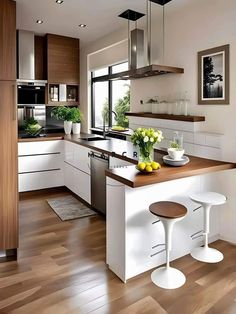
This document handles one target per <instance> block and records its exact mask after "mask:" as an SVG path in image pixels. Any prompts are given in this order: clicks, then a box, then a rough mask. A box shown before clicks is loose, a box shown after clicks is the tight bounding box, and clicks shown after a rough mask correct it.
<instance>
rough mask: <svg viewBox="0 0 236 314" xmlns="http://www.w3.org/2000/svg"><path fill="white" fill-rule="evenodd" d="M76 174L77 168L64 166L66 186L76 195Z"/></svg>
mask: <svg viewBox="0 0 236 314" xmlns="http://www.w3.org/2000/svg"><path fill="white" fill-rule="evenodd" d="M74 172H75V168H73V167H72V166H71V165H69V164H67V163H65V164H64V180H65V186H66V187H67V188H68V189H69V190H71V191H72V192H74V193H75V189H74Z"/></svg>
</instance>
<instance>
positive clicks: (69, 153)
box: [64, 141, 75, 165]
mask: <svg viewBox="0 0 236 314" xmlns="http://www.w3.org/2000/svg"><path fill="white" fill-rule="evenodd" d="M74 146H75V144H73V143H71V142H68V141H65V143H64V156H65V161H66V162H67V163H68V164H70V165H73V164H74Z"/></svg>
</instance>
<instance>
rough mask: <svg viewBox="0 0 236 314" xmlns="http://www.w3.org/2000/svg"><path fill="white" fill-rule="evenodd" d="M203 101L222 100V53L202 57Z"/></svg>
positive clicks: (223, 71) (223, 82)
mask: <svg viewBox="0 0 236 314" xmlns="http://www.w3.org/2000/svg"><path fill="white" fill-rule="evenodd" d="M202 66H203V71H202V72H203V90H202V94H203V97H202V98H203V99H224V87H225V86H224V84H225V81H224V74H225V69H224V68H225V66H224V52H220V53H217V54H215V55H209V56H205V57H203V60H202Z"/></svg>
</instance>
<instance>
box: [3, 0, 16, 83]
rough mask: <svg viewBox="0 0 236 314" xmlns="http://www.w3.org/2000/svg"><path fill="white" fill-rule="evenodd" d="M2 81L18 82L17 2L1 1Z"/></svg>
mask: <svg viewBox="0 0 236 314" xmlns="http://www.w3.org/2000/svg"><path fill="white" fill-rule="evenodd" d="M0 29H1V31H0V80H2V81H4V80H7V81H10V80H16V2H15V1H11V0H1V1H0Z"/></svg>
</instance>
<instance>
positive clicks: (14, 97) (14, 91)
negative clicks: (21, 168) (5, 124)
mask: <svg viewBox="0 0 236 314" xmlns="http://www.w3.org/2000/svg"><path fill="white" fill-rule="evenodd" d="M12 87H13V104H12V106H13V115H12V116H13V120H14V121H16V85H15V84H14V85H12Z"/></svg>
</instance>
